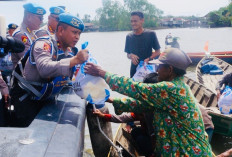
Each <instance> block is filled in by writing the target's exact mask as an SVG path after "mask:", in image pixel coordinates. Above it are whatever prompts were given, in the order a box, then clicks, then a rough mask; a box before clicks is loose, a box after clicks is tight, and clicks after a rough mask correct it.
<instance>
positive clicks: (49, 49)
mask: <svg viewBox="0 0 232 157" xmlns="http://www.w3.org/2000/svg"><path fill="white" fill-rule="evenodd" d="M43 50H44V51H47V52H50V51H51V46H50V45H49V44H48V43H44V46H43Z"/></svg>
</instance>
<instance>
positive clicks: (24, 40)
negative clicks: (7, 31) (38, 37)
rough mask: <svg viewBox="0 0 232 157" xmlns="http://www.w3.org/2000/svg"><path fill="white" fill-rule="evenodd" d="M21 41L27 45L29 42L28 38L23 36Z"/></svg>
mask: <svg viewBox="0 0 232 157" xmlns="http://www.w3.org/2000/svg"><path fill="white" fill-rule="evenodd" d="M21 39H22V42H23V43H24V44H26V43H27V41H28V37H27V36H26V35H23V36H21Z"/></svg>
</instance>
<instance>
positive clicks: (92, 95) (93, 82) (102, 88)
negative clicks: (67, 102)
mask: <svg viewBox="0 0 232 157" xmlns="http://www.w3.org/2000/svg"><path fill="white" fill-rule="evenodd" d="M87 62H92V63H95V64H97V61H96V60H95V59H93V58H92V57H91V55H90V56H89V59H88V61H87ZM85 64H86V62H85V63H83V64H82V65H81V66H80V67H79V68H77V70H76V72H75V73H74V74H75V77H74V78H73V80H72V83H73V88H74V91H75V93H76V94H77V95H79V96H80V97H81V98H83V99H85V100H87V101H89V103H91V104H104V103H105V101H106V100H107V99H108V98H109V97H110V91H109V89H110V88H109V86H108V84H107V83H106V82H105V80H104V79H103V78H101V77H96V76H92V75H89V74H86V73H85V72H84V66H85ZM96 107H97V106H96Z"/></svg>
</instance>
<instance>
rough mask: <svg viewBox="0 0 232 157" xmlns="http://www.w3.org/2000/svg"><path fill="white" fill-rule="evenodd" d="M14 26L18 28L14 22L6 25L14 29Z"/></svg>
mask: <svg viewBox="0 0 232 157" xmlns="http://www.w3.org/2000/svg"><path fill="white" fill-rule="evenodd" d="M16 28H18V25H16V24H14V23H10V24H9V25H8V29H16Z"/></svg>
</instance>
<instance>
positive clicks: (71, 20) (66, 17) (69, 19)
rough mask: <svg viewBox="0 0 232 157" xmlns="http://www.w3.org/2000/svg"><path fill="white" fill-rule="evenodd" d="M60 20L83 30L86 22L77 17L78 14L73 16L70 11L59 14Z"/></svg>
mask: <svg viewBox="0 0 232 157" xmlns="http://www.w3.org/2000/svg"><path fill="white" fill-rule="evenodd" d="M59 21H60V22H63V23H66V24H68V25H70V26H72V27H74V28H77V29H79V30H81V31H82V32H83V31H84V28H85V26H84V23H83V22H82V21H81V20H80V19H79V18H77V17H76V16H73V15H71V14H69V13H62V14H60V15H59Z"/></svg>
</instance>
